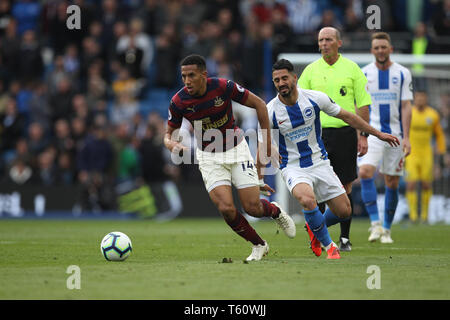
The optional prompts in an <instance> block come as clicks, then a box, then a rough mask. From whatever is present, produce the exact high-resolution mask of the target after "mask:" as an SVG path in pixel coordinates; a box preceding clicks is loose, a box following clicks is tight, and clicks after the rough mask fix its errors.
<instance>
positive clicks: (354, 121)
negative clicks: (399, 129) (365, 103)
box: [336, 109, 400, 147]
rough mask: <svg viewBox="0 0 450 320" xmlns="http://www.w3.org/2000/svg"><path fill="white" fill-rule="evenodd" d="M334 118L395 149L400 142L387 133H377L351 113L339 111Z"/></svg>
mask: <svg viewBox="0 0 450 320" xmlns="http://www.w3.org/2000/svg"><path fill="white" fill-rule="evenodd" d="M336 118H339V119H341V120H342V121H345V122H346V123H348V124H349V125H350V126H351V127H353V128H355V129H358V130H361V131H364V132H367V133H369V134H371V135H374V136H375V137H377V138H378V139H380V140H383V141H386V142H387V143H389V145H390V146H392V147H396V146H398V145H399V144H400V141H399V140H398V138H397V137H396V136H393V135H392V134H389V133H384V132H381V131H378V130H377V129H375V128H374V127H372V126H371V125H369V124H368V123H367V122H366V121H364V120H363V119H362V118H361V117H359V116H357V115H355V114H353V113H351V112H348V111H346V110H344V109H341V111H339V113H338V114H337V115H336Z"/></svg>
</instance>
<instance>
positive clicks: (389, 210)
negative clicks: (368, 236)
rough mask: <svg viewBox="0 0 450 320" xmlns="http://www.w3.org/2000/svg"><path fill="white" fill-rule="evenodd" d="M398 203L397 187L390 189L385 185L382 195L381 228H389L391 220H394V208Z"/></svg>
mask: <svg viewBox="0 0 450 320" xmlns="http://www.w3.org/2000/svg"><path fill="white" fill-rule="evenodd" d="M397 203H398V188H396V189H391V188H388V187H386V191H385V195H384V222H383V228H385V229H391V225H392V220H394V214H395V210H396V209H397Z"/></svg>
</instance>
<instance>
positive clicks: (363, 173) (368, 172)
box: [358, 167, 373, 179]
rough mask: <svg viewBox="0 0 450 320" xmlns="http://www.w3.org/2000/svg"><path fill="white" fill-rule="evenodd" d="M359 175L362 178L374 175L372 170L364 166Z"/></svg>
mask: <svg viewBox="0 0 450 320" xmlns="http://www.w3.org/2000/svg"><path fill="white" fill-rule="evenodd" d="M358 175H359V177H360V178H361V179H370V178H372V177H373V174H372V171H371V170H369V169H367V168H364V167H361V168H360V169H359V173H358Z"/></svg>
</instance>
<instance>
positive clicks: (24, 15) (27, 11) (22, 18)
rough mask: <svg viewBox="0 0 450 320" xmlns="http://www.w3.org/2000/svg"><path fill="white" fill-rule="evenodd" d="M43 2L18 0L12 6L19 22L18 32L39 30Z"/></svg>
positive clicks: (20, 33)
mask: <svg viewBox="0 0 450 320" xmlns="http://www.w3.org/2000/svg"><path fill="white" fill-rule="evenodd" d="M40 13H41V4H40V3H39V1H37V0H16V1H15V3H14V4H13V7H12V14H13V16H14V18H15V19H16V20H17V23H18V33H19V35H22V34H23V33H24V32H25V31H28V30H32V31H34V32H38V31H39V25H38V23H39V19H40Z"/></svg>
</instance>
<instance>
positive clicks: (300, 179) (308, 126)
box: [257, 59, 399, 259]
mask: <svg viewBox="0 0 450 320" xmlns="http://www.w3.org/2000/svg"><path fill="white" fill-rule="evenodd" d="M272 80H273V83H274V85H275V88H276V90H277V92H278V95H277V96H276V97H275V98H274V99H272V101H270V102H269V103H268V104H267V109H268V115H269V122H270V128H271V129H272V130H271V131H272V132H271V133H272V143H274V144H275V145H276V146H277V147H278V151H279V154H280V161H281V163H280V170H281V172H282V175H283V178H284V180H285V182H286V184H287V187H288V189H289V191H290V192H291V193H292V195H293V196H294V197H295V198H296V199H297V200H298V201H299V202H300V204H301V205H302V207H303V213H304V216H305V220H306V223H307V226H308V228H309V230H308V232H312V233H313V234H314V236H315V239H313V241H312V243H311V248H312V249H313V252H314V253H315V254H316V255H317V256H319V255H320V254H321V253H322V249H321V245H323V246H324V247H325V248H326V250H327V253H328V257H327V258H328V259H339V258H340V254H339V249H338V248H337V246H336V244H335V243H334V242H333V241H332V240H331V238H330V235H329V233H328V229H327V227H328V226H331V225H333V224H336V223H338V222H340V221H342V220H343V219H346V218H347V217H349V216H350V213H351V208H350V201H349V199H348V197H347V195H346V193H345V189H344V187H343V186H342V183H341V182H340V180H339V178H338V177H337V176H336V174H335V173H334V171H333V168H332V167H331V165H330V161H329V160H328V155H327V151H326V150H325V147H324V145H323V141H322V138H321V134H322V127H321V124H320V116H319V113H320V112H321V111H323V112H325V113H327V114H328V115H330V116H333V117H337V118H339V119H342V120H343V121H345V122H346V123H348V124H349V125H350V126H352V127H354V128H356V129H359V130H362V131H364V132H368V133H370V134H372V135H374V136H375V137H378V138H379V139H381V140H383V141H386V142H388V143H389V144H391V145H397V144H398V143H399V142H398V139H397V138H396V137H395V136H393V135H390V134H387V133H383V132H380V131H378V130H376V129H375V128H373V127H371V126H370V125H369V124H368V123H367V122H365V121H364V120H363V119H362V118H360V117H359V116H357V115H354V114H353V113H351V112H348V111H346V110H344V109H342V108H341V107H340V106H338V105H337V104H336V103H335V102H334V101H333V100H331V99H330V98H329V97H328V96H327V95H326V94H325V93H322V92H319V91H315V90H303V89H301V88H299V87H297V80H298V78H297V75H296V74H295V73H294V67H293V65H292V63H291V62H289V61H288V60H285V59H282V60H279V61H277V62H276V63H275V64H274V65H273V67H272ZM263 134H264V132H262V130H261V129H259V131H258V140H259V141H263ZM257 163H258V175H259V177H260V178H261V176H262V173H261V172H262V171H261V167H260V165H261V163H263V161H261V160H259V161H258V162H257ZM317 202H326V203H327V205H328V209H327V210H326V212H325V214H324V215H322V214H321V212H320V211H319V208H318V206H317Z"/></svg>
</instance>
